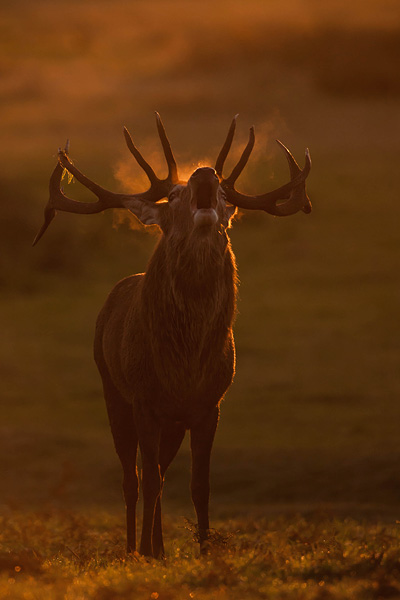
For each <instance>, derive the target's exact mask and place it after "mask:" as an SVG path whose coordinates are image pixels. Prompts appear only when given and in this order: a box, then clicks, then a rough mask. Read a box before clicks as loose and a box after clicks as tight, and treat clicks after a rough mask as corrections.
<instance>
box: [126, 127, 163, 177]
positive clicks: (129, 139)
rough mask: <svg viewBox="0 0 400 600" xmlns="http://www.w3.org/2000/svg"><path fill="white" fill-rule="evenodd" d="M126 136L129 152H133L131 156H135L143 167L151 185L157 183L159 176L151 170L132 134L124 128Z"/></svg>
mask: <svg viewBox="0 0 400 600" xmlns="http://www.w3.org/2000/svg"><path fill="white" fill-rule="evenodd" d="M124 136H125V141H126V145H127V146H128V148H129V151H130V152H131V154H133V156H134V158H135V159H136V161H137V163H138V165H139V166H140V167H142V169H143V171H144V172H145V173H146V175H147V177H148V178H149V180H150V183H155V182H156V181H158V177H157V175H156V174H155V173H154V171H153V169H152V168H151V166H150V165H149V163H148V162H147V161H146V160H145V159H144V158H143V156H142V154H141V153H140V152H139V150H138V149H137V148H136V146H135V144H134V143H133V140H132V137H131V134H130V133H129V131H128V130H127V128H126V127H124Z"/></svg>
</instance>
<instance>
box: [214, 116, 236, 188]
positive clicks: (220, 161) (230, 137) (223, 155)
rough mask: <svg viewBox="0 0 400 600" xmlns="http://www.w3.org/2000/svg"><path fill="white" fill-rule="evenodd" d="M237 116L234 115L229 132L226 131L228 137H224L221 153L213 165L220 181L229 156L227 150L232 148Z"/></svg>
mask: <svg viewBox="0 0 400 600" xmlns="http://www.w3.org/2000/svg"><path fill="white" fill-rule="evenodd" d="M238 116H239V114H237V115H235V116H234V117H233V119H232V123H231V126H230V127H229V131H228V135H227V136H226V140H225V142H224V145H223V146H222V148H221V151H220V153H219V154H218V158H217V162H216V163H215V172H216V173H217V175H218V177H219V178H220V179H222V171H223V168H224V164H225V161H226V158H227V156H228V154H229V150H230V149H231V146H232V142H233V136H234V135H235V130H236V120H237V118H238Z"/></svg>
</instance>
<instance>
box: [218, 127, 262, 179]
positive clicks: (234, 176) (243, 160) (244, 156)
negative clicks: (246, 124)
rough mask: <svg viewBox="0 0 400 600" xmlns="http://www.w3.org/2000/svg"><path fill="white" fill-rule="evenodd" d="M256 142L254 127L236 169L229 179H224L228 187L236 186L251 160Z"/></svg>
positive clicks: (251, 128)
mask: <svg viewBox="0 0 400 600" xmlns="http://www.w3.org/2000/svg"><path fill="white" fill-rule="evenodd" d="M254 142H255V135H254V127H250V133H249V141H248V142H247V146H246V148H245V149H244V150H243V152H242V156H241V157H240V159H239V162H238V163H237V165H236V167H235V168H234V169H233V171H232V173H231V174H230V175H229V177H227V178H226V179H224V183H225V184H226V185H228V186H233V185H234V183H235V181H236V179H237V178H238V177H239V175H240V173H241V172H242V171H243V169H244V168H245V166H246V164H247V161H248V160H249V157H250V154H251V151H252V150H253V148H254Z"/></svg>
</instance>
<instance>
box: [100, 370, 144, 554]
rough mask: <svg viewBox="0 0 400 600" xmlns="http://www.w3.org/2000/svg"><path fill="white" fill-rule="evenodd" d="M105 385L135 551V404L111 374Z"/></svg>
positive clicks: (131, 549)
mask: <svg viewBox="0 0 400 600" xmlns="http://www.w3.org/2000/svg"><path fill="white" fill-rule="evenodd" d="M103 387H104V398H105V400H106V405H107V412H108V418H109V421H110V426H111V432H112V435H113V438H114V446H115V449H116V451H117V454H118V457H119V459H120V461H121V465H122V469H123V473H124V475H123V484H122V486H123V491H124V497H125V505H126V535H127V552H135V550H136V505H137V501H138V497H139V480H138V473H137V466H136V460H137V448H138V437H137V433H136V427H135V423H134V419H133V409H132V405H131V404H129V403H128V402H126V401H125V400H124V399H123V398H122V396H121V395H120V393H119V392H118V390H117V389H116V388H115V386H114V384H113V383H112V382H111V380H110V379H109V378H108V376H106V377H103Z"/></svg>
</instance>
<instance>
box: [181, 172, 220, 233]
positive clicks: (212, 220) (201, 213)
mask: <svg viewBox="0 0 400 600" xmlns="http://www.w3.org/2000/svg"><path fill="white" fill-rule="evenodd" d="M188 185H189V188H190V191H191V206H192V211H193V221H194V224H195V226H196V227H199V226H207V225H208V226H211V225H215V224H216V223H217V221H218V215H217V194H218V186H219V179H218V177H217V175H216V173H215V171H214V169H212V168H211V167H201V168H199V169H196V171H195V172H194V173H193V175H192V176H191V177H190V179H189V181H188Z"/></svg>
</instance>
